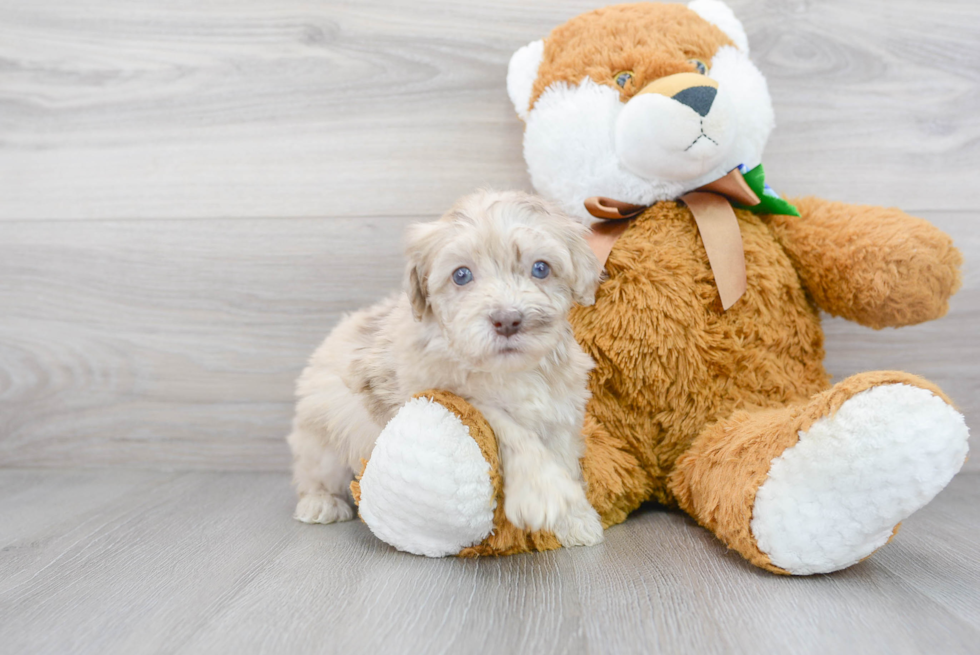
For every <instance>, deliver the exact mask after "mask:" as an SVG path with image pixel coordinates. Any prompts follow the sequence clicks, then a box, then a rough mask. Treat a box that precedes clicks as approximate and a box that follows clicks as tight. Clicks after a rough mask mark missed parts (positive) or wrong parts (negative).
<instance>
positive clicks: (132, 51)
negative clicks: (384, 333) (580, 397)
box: [0, 0, 980, 655]
mask: <svg viewBox="0 0 980 655" xmlns="http://www.w3.org/2000/svg"><path fill="white" fill-rule="evenodd" d="M598 4H601V3H598ZM730 4H731V5H732V7H733V8H734V10H735V11H736V13H737V14H738V16H739V17H740V18H741V19H742V20H743V21H744V23H745V26H746V29H747V32H748V34H749V38H750V42H751V46H752V53H753V59H754V61H755V62H756V63H757V64H758V66H759V67H760V68H761V69H762V71H763V72H764V73H765V75H766V76H767V78H768V81H769V86H770V90H771V93H772V96H773V98H774V102H775V105H776V115H777V120H778V123H779V127H778V129H777V130H776V132H775V133H774V135H773V137H772V139H771V140H770V143H769V146H768V148H767V153H766V158H765V161H766V168H767V172H768V174H769V176H770V178H771V180H770V181H771V182H772V183H773V184H774V186H775V187H776V188H777V189H779V190H780V191H781V192H783V193H785V194H787V195H804V194H815V195H821V196H825V197H828V198H834V199H839V200H844V201H849V202H863V203H874V204H882V205H895V206H899V207H902V208H903V209H906V210H907V211H909V212H911V213H914V214H917V215H921V216H923V217H925V218H927V219H929V220H930V221H932V222H933V223H935V224H936V225H938V226H939V227H940V228H942V229H944V230H946V231H947V232H949V233H950V234H951V235H952V236H953V237H954V238H955V240H956V242H957V244H958V245H959V247H960V249H961V250H962V251H963V253H964V256H965V259H966V264H965V268H964V286H963V289H962V290H961V291H960V293H959V294H958V295H957V296H956V297H955V298H954V299H953V302H952V305H951V311H950V314H949V316H947V317H946V318H945V319H943V320H941V321H936V322H933V323H929V324H926V325H922V326H916V327H913V328H906V329H902V330H887V331H883V332H874V331H871V330H867V329H864V328H860V327H858V326H856V325H854V324H851V323H847V322H845V321H841V320H834V319H828V320H827V321H826V323H825V327H826V333H827V343H826V346H827V366H828V369H829V370H830V371H831V373H833V374H834V375H835V376H837V377H841V376H845V375H849V374H851V373H854V372H858V371H863V370H871V369H891V368H898V369H904V370H908V371H911V372H914V373H918V374H921V375H924V376H926V377H928V378H930V379H932V380H933V381H935V382H936V383H938V384H939V385H940V386H942V387H943V388H944V389H945V390H946V391H947V392H948V393H949V394H950V395H951V397H952V398H953V399H954V400H955V401H956V402H957V403H958V404H959V406H960V407H961V408H962V410H963V411H964V413H965V414H966V416H967V421H968V423H969V424H971V425H973V426H974V427H975V428H976V426H978V425H980V340H978V339H977V337H978V334H980V332H978V328H977V326H978V325H980V221H978V220H977V212H978V209H977V208H978V207H980V185H977V184H976V183H975V180H974V178H975V176H976V172H977V170H980V112H978V111H975V109H974V108H975V107H976V106H977V105H978V102H980V4H978V3H977V2H976V0H942V1H937V2H931V3H928V7H925V6H924V5H923V4H922V3H919V2H914V1H913V0H887V1H886V0H822V1H821V2H819V3H815V2H814V3H811V2H801V1H800V0H770V1H767V2H765V3H762V2H752V1H751V0H731V1H730ZM595 6H597V3H596V2H595V0H536V1H535V2H534V3H527V2H524V1H523V0H493V1H492V2H491V1H490V0H473V1H467V2H465V3H460V2H451V1H450V0H417V1H415V2H399V1H397V0H347V1H345V0H316V1H314V0H234V1H233V2H232V1H229V0H198V1H195V2H183V3H161V2H157V1H155V0H90V1H89V2H84V3H78V2H75V1H74V0H31V2H23V1H22V0H0V655H6V654H7V653H14V654H18V655H19V654H20V653H32V654H33V653H52V654H54V653H57V654H59V655H60V654H62V653H86V654H88V653H92V654H95V653H98V654H100V655H101V654H103V653H127V654H129V653H142V652H167V653H170V652H175V653H198V652H200V653H209V654H211V653H220V652H243V653H252V652H273V653H290V654H292V653H306V652H311V653H312V652H325V653H334V652H336V653H345V654H348V653H359V652H378V653H401V652H405V653H455V652H468V651H469V652H484V653H494V652H500V653H516V652H529V653H559V652H560V653H585V652H587V653H606V652H609V653H630V652H637V653H658V652H663V653H678V652H697V653H753V654H755V653H821V654H823V653H862V654H863V653H879V652H880V653H889V654H894V653H935V652H940V653H948V654H955V653H976V652H978V646H977V644H980V555H978V550H977V548H976V544H977V543H978V541H980V457H976V456H974V457H973V458H972V459H971V460H970V461H969V462H968V464H967V469H969V470H970V471H971V472H970V473H966V474H962V475H960V476H959V477H958V478H957V479H956V480H954V482H953V484H952V485H951V487H950V488H949V489H947V490H946V491H944V492H943V493H942V494H941V495H940V496H939V498H938V499H937V500H936V501H935V502H934V503H932V504H931V505H929V506H928V507H927V508H925V509H924V510H922V511H921V512H919V513H918V514H916V515H915V516H913V517H912V518H911V519H910V520H908V521H907V522H906V523H905V524H904V527H903V530H902V532H901V533H900V534H899V536H898V538H897V539H896V541H895V542H894V543H893V544H891V545H889V546H888V548H886V549H885V550H884V551H883V552H882V553H880V554H878V555H875V556H874V557H873V558H872V559H870V560H868V561H866V562H864V563H861V564H859V565H857V566H855V567H852V568H851V569H848V570H846V571H843V572H840V573H837V574H833V575H830V576H818V577H811V578H790V579H788V578H780V577H775V576H771V575H769V574H766V573H763V572H761V571H758V570H756V569H754V568H752V567H750V566H748V565H747V564H745V563H744V562H743V561H742V560H741V559H740V558H739V557H738V556H737V555H735V554H734V553H731V552H726V551H725V549H724V547H723V546H721V544H720V543H719V542H717V540H715V539H714V538H713V537H712V536H711V535H710V534H708V533H707V532H705V531H704V530H702V529H700V528H698V527H697V526H695V525H693V524H692V523H691V521H690V520H689V519H687V518H685V517H684V516H682V515H679V514H674V513H670V512H664V511H660V510H658V509H656V508H649V509H647V510H645V511H641V512H638V513H637V514H636V515H635V516H633V517H632V518H631V519H630V520H629V521H628V522H627V523H625V524H624V525H621V526H617V527H615V528H613V529H611V530H610V531H609V532H608V533H607V541H606V543H605V544H603V545H602V546H599V547H596V548H592V549H574V550H565V551H560V552H555V553H544V554H536V555H529V556H519V557H512V558H504V559H484V560H478V561H460V560H453V559H446V560H426V559H422V558H417V557H412V556H409V555H405V554H402V553H398V552H394V551H392V550H391V549H389V548H387V547H385V546H384V545H383V544H381V543H380V542H378V541H377V540H376V539H374V537H373V536H372V535H371V534H370V533H369V532H368V531H367V529H366V528H365V527H364V525H362V524H360V523H357V522H354V523H348V524H345V525H341V526H330V527H310V526H304V525H301V524H298V523H296V522H294V521H292V520H291V519H290V514H291V510H292V503H293V500H292V494H291V492H290V490H289V488H288V480H287V477H288V476H287V474H286V473H285V471H286V469H287V467H288V453H287V449H286V447H285V444H284V442H283V436H284V434H285V432H286V430H287V428H288V424H289V419H290V416H291V412H292V384H293V380H294V379H295V377H296V375H297V374H298V373H299V371H300V370H301V368H302V366H303V364H304V362H305V360H306V357H307V356H308V355H309V353H310V352H311V351H312V349H313V348H314V346H315V345H316V344H317V343H318V342H319V341H320V340H321V339H322V337H323V335H324V334H325V333H326V332H327V330H329V328H330V327H331V326H332V325H333V324H334V323H335V322H336V320H337V319H338V317H339V316H340V315H341V314H342V313H343V312H345V311H349V310H351V309H355V308H357V307H359V306H362V305H364V304H367V303H369V302H371V301H373V300H375V299H377V298H380V297H381V296H382V295H384V294H386V293H388V292H389V291H390V290H392V289H394V288H396V287H397V286H398V284H399V277H400V274H401V269H402V262H401V255H400V240H401V232H402V230H403V228H404V227H405V225H406V224H408V223H409V222H412V221H415V220H428V219H431V218H433V217H435V216H436V215H438V214H439V213H441V212H442V211H443V210H444V209H445V208H446V207H448V206H449V204H451V202H452V201H453V200H454V199H455V198H456V197H457V196H458V195H460V194H463V193H466V192H468V191H470V190H472V189H473V188H475V187H477V186H481V185H491V186H495V187H497V188H529V183H528V179H527V175H526V173H525V169H524V164H523V161H522V156H521V129H522V128H521V123H520V122H519V121H518V120H517V119H516V118H515V116H514V112H513V109H512V107H511V106H510V104H509V101H508V99H507V95H506V91H505V88H504V78H505V74H506V65H507V60H508V58H509V56H510V54H511V53H512V52H513V51H514V50H515V49H516V48H518V47H520V46H521V45H523V44H524V43H526V42H528V41H530V40H533V39H536V38H540V37H541V36H543V35H545V34H546V33H547V32H548V30H550V29H551V28H552V27H554V26H555V25H557V24H559V23H561V22H562V21H564V20H566V19H568V18H569V17H571V16H573V15H575V14H577V13H580V12H581V11H584V10H588V9H591V8H593V7H595ZM973 445H974V449H975V450H976V449H977V448H980V437H977V436H974V437H973Z"/></svg>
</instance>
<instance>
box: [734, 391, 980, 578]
mask: <svg viewBox="0 0 980 655" xmlns="http://www.w3.org/2000/svg"><path fill="white" fill-rule="evenodd" d="M968 437H969V430H968V429H967V427H966V423H965V422H964V420H963V416H962V415H961V414H959V413H958V412H957V411H956V410H954V409H953V408H952V407H950V406H949V405H948V404H946V403H945V402H944V401H943V400H942V399H941V398H939V397H937V396H935V395H933V394H932V393H931V392H929V391H927V390H925V389H921V388H919V387H915V386H910V385H905V384H888V385H882V386H877V387H873V388H871V389H868V390H866V391H862V392H861V393H858V394H856V395H855V396H853V397H852V398H850V399H848V400H847V401H846V402H845V403H844V404H843V405H841V407H840V409H839V410H838V411H837V413H836V414H834V415H832V416H825V417H823V418H821V419H819V420H817V421H816V422H815V423H814V424H813V425H812V426H811V427H810V429H809V430H807V431H806V432H800V435H799V441H798V442H797V443H796V444H795V445H794V446H792V447H790V448H788V449H786V450H785V451H784V452H783V453H782V454H781V455H780V456H779V457H777V458H775V459H774V460H773V461H772V464H771V467H770V470H769V475H768V477H767V479H766V481H765V482H764V483H763V484H762V486H760V487H759V489H758V492H757V494H756V500H755V505H754V507H753V513H752V516H753V518H752V523H751V527H752V533H753V535H754V536H755V539H756V542H757V544H758V547H759V549H760V550H761V551H762V552H764V553H765V554H766V555H768V556H769V558H770V560H771V561H772V563H773V564H775V565H776V566H779V567H781V568H783V569H785V570H787V571H789V572H790V573H793V574H800V575H806V574H811V573H828V572H830V571H836V570H839V569H843V568H846V567H848V566H850V565H852V564H855V563H856V562H858V561H860V560H862V559H864V558H865V557H867V556H868V555H870V554H871V553H873V552H874V551H875V550H877V549H878V548H880V547H881V546H883V545H884V544H885V543H887V542H888V540H889V539H890V538H891V536H892V535H893V534H894V532H895V529H896V527H897V524H898V523H899V522H901V521H902V520H903V519H905V518H906V517H907V516H909V515H910V514H912V513H913V512H915V511H916V510H917V509H919V508H920V507H922V506H924V505H925V504H926V503H928V502H929V501H930V500H932V499H933V497H934V496H935V495H936V494H937V493H939V491H941V490H942V489H943V487H945V486H946V485H947V484H948V483H949V481H950V480H951V479H952V477H953V475H955V474H956V472H957V471H958V470H959V469H960V467H961V466H962V465H963V462H964V460H965V458H966V453H967V450H968V446H967V439H968Z"/></svg>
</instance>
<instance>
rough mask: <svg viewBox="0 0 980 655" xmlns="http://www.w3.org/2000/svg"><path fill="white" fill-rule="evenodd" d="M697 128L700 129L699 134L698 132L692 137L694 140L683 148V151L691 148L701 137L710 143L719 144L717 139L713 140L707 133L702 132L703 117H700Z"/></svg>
mask: <svg viewBox="0 0 980 655" xmlns="http://www.w3.org/2000/svg"><path fill="white" fill-rule="evenodd" d="M698 129H699V130H701V134H699V135H698V137H697V138H696V139H694V141H691V145H689V146H688V147H686V148H684V152H687V151H688V150H690V149H691V148H693V147H694V146H695V145H697V142H698V141H700V140H701V139H707V140H708V141H711V143H713V144H715V145H716V146H721V144H720V143H718V142H717V141H715V140H714V139H712V138H711V137H710V136H708V135H707V134H705V133H704V118H702V119H701V125H699V126H698Z"/></svg>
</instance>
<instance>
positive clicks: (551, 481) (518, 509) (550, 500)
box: [504, 471, 603, 546]
mask: <svg viewBox="0 0 980 655" xmlns="http://www.w3.org/2000/svg"><path fill="white" fill-rule="evenodd" d="M504 496H505V500H504V513H505V514H506V515H507V520H509V521H510V522H511V523H513V524H514V525H516V526H517V527H519V528H524V529H525V530H534V531H536V530H549V531H551V532H554V533H555V537H557V538H558V541H559V542H560V543H561V545H562V546H594V545H595V544H598V543H601V542H602V539H603V533H602V521H600V520H599V514H597V513H596V511H595V510H594V509H593V508H592V505H590V504H589V502H588V501H587V500H586V499H585V492H584V491H583V490H582V486H581V485H580V484H579V483H577V482H575V481H574V480H572V479H571V478H570V477H568V476H563V475H558V474H555V475H550V476H549V475H547V474H546V473H544V472H543V471H542V472H541V475H539V476H536V477H534V478H532V479H529V480H511V481H510V484H509V485H508V486H507V488H506V489H505V492H504Z"/></svg>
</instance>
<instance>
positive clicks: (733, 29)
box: [687, 0, 749, 54]
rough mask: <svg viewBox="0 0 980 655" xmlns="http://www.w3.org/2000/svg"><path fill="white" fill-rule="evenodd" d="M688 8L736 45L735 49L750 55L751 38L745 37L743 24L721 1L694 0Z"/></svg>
mask: <svg viewBox="0 0 980 655" xmlns="http://www.w3.org/2000/svg"><path fill="white" fill-rule="evenodd" d="M687 8H688V9H690V10H691V11H693V12H694V13H696V14H697V15H698V16H700V17H701V18H703V19H705V20H706V21H708V22H709V23H711V24H712V25H714V26H715V27H717V28H718V29H720V30H721V31H722V32H724V33H725V34H727V35H728V38H729V39H731V40H732V42H734V43H735V47H736V48H738V49H739V50H741V51H742V52H744V53H745V54H749V37H747V36H746V35H745V28H744V27H742V22H741V21H740V20H739V19H737V18H735V14H734V12H732V10H731V9H730V8H729V7H728V5H726V4H725V3H724V2H722V1H721V0H693V2H690V3H688V5H687Z"/></svg>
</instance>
